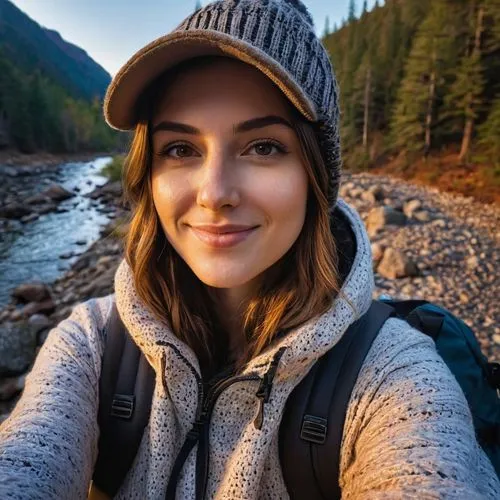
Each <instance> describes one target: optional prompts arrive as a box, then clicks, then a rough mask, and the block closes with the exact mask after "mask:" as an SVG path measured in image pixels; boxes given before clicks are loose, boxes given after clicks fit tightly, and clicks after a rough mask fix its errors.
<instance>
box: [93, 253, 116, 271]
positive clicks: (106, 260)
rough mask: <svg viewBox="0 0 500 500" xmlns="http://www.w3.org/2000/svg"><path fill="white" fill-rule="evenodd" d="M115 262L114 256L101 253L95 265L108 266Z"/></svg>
mask: <svg viewBox="0 0 500 500" xmlns="http://www.w3.org/2000/svg"><path fill="white" fill-rule="evenodd" d="M115 262H116V258H115V257H112V256H111V255H103V256H102V257H99V259H98V260H97V263H96V266H97V267H101V266H102V267H105V268H109V267H110V264H113V263H115Z"/></svg>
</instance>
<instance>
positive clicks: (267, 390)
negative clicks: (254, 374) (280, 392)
mask: <svg viewBox="0 0 500 500" xmlns="http://www.w3.org/2000/svg"><path fill="white" fill-rule="evenodd" d="M270 394H271V384H270V383H269V378H268V374H267V373H265V374H264V376H263V377H262V381H261V382H260V385H259V388H258V389H257V392H256V394H255V395H256V396H257V397H258V398H259V411H258V412H257V416H256V417H255V419H254V421H253V425H254V426H255V428H256V429H259V430H260V429H262V422H263V421H264V403H267V402H268V401H269V395H270Z"/></svg>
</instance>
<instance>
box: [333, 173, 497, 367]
mask: <svg viewBox="0 0 500 500" xmlns="http://www.w3.org/2000/svg"><path fill="white" fill-rule="evenodd" d="M374 186H378V187H380V188H382V190H383V192H384V193H385V196H384V197H383V199H381V200H380V201H375V202H374V200H373V199H370V197H369V196H366V194H363V193H366V192H367V191H368V190H369V189H370V188H371V189H373V188H374ZM341 196H342V197H343V198H344V200H345V201H347V202H348V203H350V204H352V205H353V206H354V207H355V208H356V209H357V210H358V211H359V212H360V214H361V216H362V218H363V220H364V221H365V223H366V221H367V219H368V214H369V212H370V211H371V210H372V209H373V208H374V207H377V206H392V207H393V208H403V207H404V205H405V204H406V203H407V202H408V201H411V200H419V201H420V202H421V205H422V207H421V208H422V209H423V210H425V212H427V214H428V216H429V217H428V218H429V220H428V221H425V222H424V221H418V220H416V219H413V218H410V219H408V222H407V223H406V225H404V226H395V225H386V226H385V227H383V229H382V230H380V231H379V232H378V233H377V234H375V235H373V234H371V241H372V244H373V243H378V244H380V245H382V247H390V248H394V249H397V250H400V251H401V252H402V253H403V254H404V255H405V256H407V257H409V258H410V259H411V260H412V261H413V262H414V263H415V264H416V266H417V268H418V270H419V275H418V276H413V277H404V278H398V279H387V278H384V277H383V276H381V275H380V274H379V273H376V275H375V283H376V288H377V289H376V291H377V294H381V293H383V294H387V295H390V296H391V297H393V298H398V299H399V298H401V299H407V298H419V299H426V300H429V301H432V302H434V303H436V304H438V305H440V306H442V307H445V308H446V309H448V310H449V311H450V312H452V313H453V314H455V315H457V316H458V317H460V318H461V319H462V320H463V321H464V322H465V323H466V324H468V325H469V326H470V327H471V328H472V329H473V330H474V332H475V333H476V336H477V338H478V340H479V341H480V344H481V347H482V349H483V352H484V353H485V354H486V355H487V356H488V358H489V360H490V361H493V360H495V361H500V207H498V206H494V205H483V204H480V203H478V202H475V201H474V200H473V199H472V198H466V197H463V196H457V195H454V194H449V193H443V192H439V191H438V190H437V189H434V188H429V187H421V186H416V185H413V184H409V183H405V182H403V181H401V180H399V179H394V178H388V177H382V176H376V175H371V174H366V173H363V174H352V175H351V174H345V175H344V180H343V185H342V188H341ZM372 246H373V245H372Z"/></svg>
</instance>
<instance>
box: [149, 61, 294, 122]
mask: <svg viewBox="0 0 500 500" xmlns="http://www.w3.org/2000/svg"><path fill="white" fill-rule="evenodd" d="M291 106H292V105H291V103H289V101H288V99H287V98H286V96H285V95H284V94H283V93H282V91H281V90H280V89H279V88H278V87H277V86H276V85H275V84H274V83H273V82H272V81H271V80H270V79H269V78H268V77H267V76H266V75H264V74H263V73H262V72H261V71H259V70H258V69H256V68H254V67H253V66H251V65H249V64H246V63H244V62H242V61H239V60H236V59H232V58H229V57H217V58H211V59H210V60H208V61H202V62H201V64H194V65H192V66H189V65H187V66H184V67H183V68H182V69H181V70H178V71H174V72H171V73H170V74H168V75H165V77H164V78H163V79H161V80H160V81H159V82H158V87H157V93H156V97H155V99H154V101H153V103H152V119H153V120H152V121H153V124H154V123H156V122H157V121H159V120H161V119H163V118H165V117H166V116H167V115H168V116H169V117H170V118H172V117H173V116H176V117H177V118H180V117H181V116H186V117H188V116H189V117H193V116H194V117H196V118H200V119H201V118H202V116H203V115H206V114H207V113H208V114H209V115H210V117H211V118H213V119H216V118H217V116H219V115H222V114H224V115H227V114H228V113H230V114H238V115H240V116H241V117H244V116H246V117H247V118H250V117H252V116H254V115H269V114H275V115H279V116H283V117H286V118H290V114H291V109H290V108H291Z"/></svg>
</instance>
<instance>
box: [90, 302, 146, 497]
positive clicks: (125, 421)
mask: <svg viewBox="0 0 500 500" xmlns="http://www.w3.org/2000/svg"><path fill="white" fill-rule="evenodd" d="M154 384H155V375H154V370H153V368H152V367H151V365H150V364H149V363H148V361H147V360H146V358H145V357H144V355H143V354H142V352H141V350H140V349H139V347H138V346H137V345H136V344H135V342H134V341H133V340H132V338H131V337H130V335H129V333H128V331H127V330H126V328H125V326H124V325H123V323H122V321H121V318H120V315H119V313H118V310H117V308H116V304H115V302H113V307H112V310H111V315H110V319H109V321H108V328H107V333H106V345H105V349H104V354H103V357H102V368H101V376H100V380H99V412H98V423H99V429H100V434H99V454H98V457H97V461H96V465H95V468H94V474H93V476H92V480H93V484H94V485H95V486H97V488H98V489H99V490H100V491H102V492H104V493H106V494H108V495H109V496H110V497H113V496H115V495H116V493H117V491H118V489H119V487H120V486H121V484H122V482H123V480H124V479H125V475H126V474H127V472H128V470H129V469H130V467H131V466H132V462H133V460H134V458H135V456H136V454H137V450H138V448H139V445H140V442H141V439H142V435H143V433H144V428H145V427H146V425H147V423H148V421H149V413H150V409H151V400H152V396H153V390H154Z"/></svg>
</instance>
